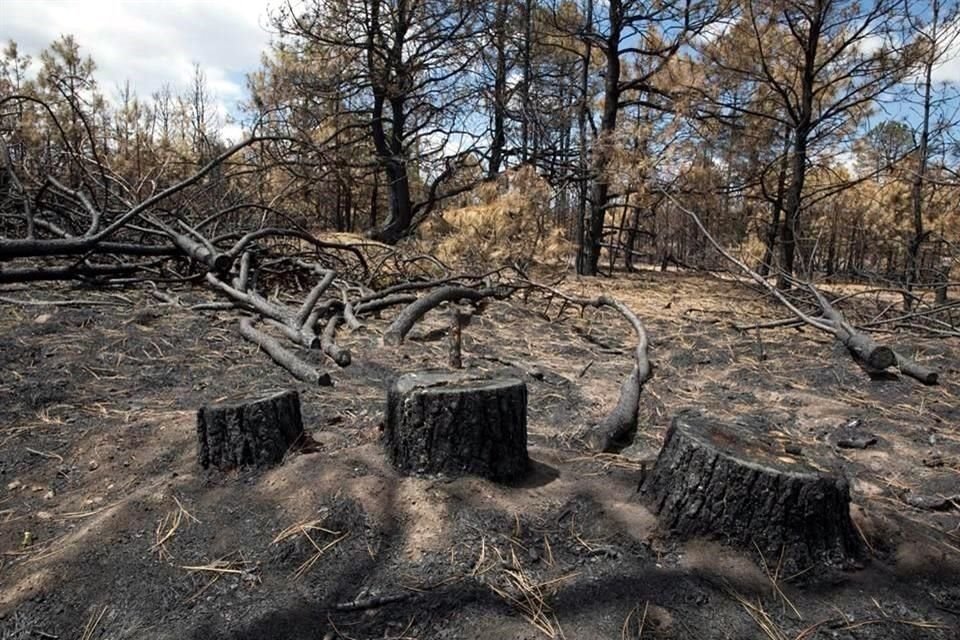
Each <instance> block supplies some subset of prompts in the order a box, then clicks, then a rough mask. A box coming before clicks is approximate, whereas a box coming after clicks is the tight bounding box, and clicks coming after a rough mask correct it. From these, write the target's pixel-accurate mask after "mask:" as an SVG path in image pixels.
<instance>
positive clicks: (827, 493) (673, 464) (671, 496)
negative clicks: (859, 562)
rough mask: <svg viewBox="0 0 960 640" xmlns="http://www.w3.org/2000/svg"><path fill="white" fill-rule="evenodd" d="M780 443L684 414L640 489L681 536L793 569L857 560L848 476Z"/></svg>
mask: <svg viewBox="0 0 960 640" xmlns="http://www.w3.org/2000/svg"><path fill="white" fill-rule="evenodd" d="M783 451H784V448H783V443H782V442H779V441H777V440H775V439H774V438H773V436H772V435H771V434H769V433H767V432H765V430H764V429H763V428H750V427H748V426H745V425H744V424H721V423H720V422H718V421H716V420H712V419H709V418H706V417H704V416H702V415H700V414H698V413H685V414H681V415H679V416H677V417H676V418H674V420H673V424H672V425H671V426H670V429H669V430H668V431H667V435H666V439H665V441H664V444H663V448H662V449H661V451H660V455H659V456H658V457H657V461H656V463H655V465H654V467H653V469H652V471H650V473H649V474H648V475H647V476H646V477H645V478H644V481H643V483H642V485H641V488H640V491H641V493H642V494H643V497H644V499H645V500H646V501H647V502H648V504H649V505H650V506H651V507H652V508H653V510H654V511H655V512H656V513H657V514H658V518H659V521H660V525H661V527H663V528H664V529H667V530H669V531H671V532H672V533H675V534H677V535H678V536H680V537H681V538H690V537H698V536H703V537H712V538H718V539H720V540H722V541H724V542H727V543H730V544H733V545H735V546H740V547H742V548H745V549H747V550H750V551H759V552H760V553H761V554H762V555H763V557H764V560H765V562H766V563H767V564H768V566H781V567H782V569H783V570H785V571H791V572H792V571H800V570H804V569H806V568H808V567H810V566H812V565H815V564H831V565H848V564H850V563H851V562H852V561H855V560H856V558H857V557H858V556H859V552H860V544H859V538H858V537H857V535H856V531H855V529H854V526H853V523H852V521H851V520H850V512H849V505H850V490H849V486H848V484H847V482H846V480H845V479H843V478H842V477H837V476H833V475H830V474H826V473H823V472H821V471H818V470H816V469H814V468H813V467H811V466H809V465H807V464H806V463H804V462H803V461H802V460H800V459H798V458H796V457H794V456H788V455H786V454H784V453H783ZM781 563H782V564H781Z"/></svg>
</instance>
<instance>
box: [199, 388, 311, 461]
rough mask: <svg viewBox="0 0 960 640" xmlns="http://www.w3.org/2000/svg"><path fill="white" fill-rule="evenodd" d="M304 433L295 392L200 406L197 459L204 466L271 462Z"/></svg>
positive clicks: (298, 398) (280, 458) (279, 456)
mask: <svg viewBox="0 0 960 640" xmlns="http://www.w3.org/2000/svg"><path fill="white" fill-rule="evenodd" d="M303 435H304V434H303V420H302V418H301V415H300V396H299V394H297V392H296V391H292V390H291V391H284V392H282V393H278V394H276V395H274V396H270V397H269V398H264V399H262V400H258V401H255V402H249V403H243V404H237V405H212V406H207V407H202V408H201V409H200V410H199V411H198V412H197V439H198V442H197V445H198V446H197V460H198V461H199V463H200V466H202V467H203V468H205V469H206V468H208V467H210V466H211V465H212V466H215V467H218V468H219V469H221V470H227V469H232V468H235V467H241V466H247V465H252V466H257V467H261V466H269V465H274V464H278V463H280V462H282V461H283V456H284V455H285V454H286V452H287V451H288V450H289V449H290V447H292V446H293V445H295V444H296V443H297V442H298V441H300V440H301V439H302V438H303Z"/></svg>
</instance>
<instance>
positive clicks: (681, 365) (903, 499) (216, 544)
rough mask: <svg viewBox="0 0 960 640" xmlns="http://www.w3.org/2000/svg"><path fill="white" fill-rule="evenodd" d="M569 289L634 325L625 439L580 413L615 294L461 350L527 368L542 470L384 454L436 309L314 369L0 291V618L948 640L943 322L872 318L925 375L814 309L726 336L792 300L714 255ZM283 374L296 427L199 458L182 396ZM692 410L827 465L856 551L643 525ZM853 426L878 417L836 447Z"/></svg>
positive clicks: (535, 316)
mask: <svg viewBox="0 0 960 640" xmlns="http://www.w3.org/2000/svg"><path fill="white" fill-rule="evenodd" d="M569 286H570V288H571V289H572V290H576V291H580V292H583V293H590V294H595V293H598V292H600V291H601V290H605V291H607V292H610V293H613V294H614V295H618V296H620V297H622V298H623V299H624V300H626V301H627V302H628V303H629V304H630V305H631V306H632V307H633V308H634V309H635V310H636V311H637V313H638V314H639V315H640V316H641V318H643V319H644V321H645V322H646V323H647V325H648V327H649V330H650V334H651V337H652V345H651V356H652V360H653V363H654V377H653V379H652V380H651V381H650V383H649V384H648V385H647V387H646V389H645V390H644V393H643V410H642V416H641V417H642V421H641V423H642V424H641V428H640V431H639V434H638V437H637V441H636V443H635V444H634V445H633V446H631V447H630V448H629V449H627V450H626V451H625V452H624V453H623V454H622V455H590V454H588V453H585V452H584V450H583V449H582V448H581V447H579V446H578V444H577V442H576V440H575V439H574V438H573V435H574V434H575V433H576V432H577V431H578V429H580V427H581V426H582V425H584V424H587V423H589V422H591V421H596V420H597V419H599V417H601V416H602V415H603V413H604V412H605V411H606V410H608V409H609V408H610V407H611V406H612V405H613V403H614V401H615V399H616V394H617V391H618V389H619V384H620V381H621V380H622V378H623V376H624V375H626V374H627V373H628V371H629V369H630V366H631V361H630V357H631V356H630V351H631V349H632V346H633V345H632V340H633V338H632V336H631V334H630V332H629V328H628V327H627V326H626V325H625V324H624V323H623V321H622V320H621V319H620V318H619V316H617V315H616V314H615V313H614V312H612V311H600V312H596V311H592V310H590V311H587V312H586V313H585V314H584V315H583V316H582V317H579V316H577V315H576V314H573V313H570V312H568V313H566V314H565V315H564V316H563V318H562V319H559V320H558V319H556V312H557V311H558V307H557V305H556V304H554V305H553V306H552V307H551V308H549V309H545V308H544V307H543V305H542V304H541V305H539V306H526V305H524V304H522V303H521V302H520V301H519V300H516V301H507V302H500V303H494V304H491V306H490V307H489V308H488V309H487V311H486V313H485V314H484V315H483V316H480V317H478V318H476V319H475V320H474V321H473V323H472V324H471V325H470V326H469V328H467V329H466V330H465V334H466V336H467V337H466V338H465V340H466V356H465V360H466V365H467V366H468V367H471V368H477V369H484V370H488V371H502V372H508V373H510V374H512V375H518V376H522V377H523V379H524V380H525V381H526V382H527V384H528V387H529V402H530V413H529V432H530V453H531V456H532V458H533V459H534V460H535V469H534V472H533V473H532V474H531V476H530V477H529V478H528V479H526V480H525V481H524V482H523V483H521V484H519V485H517V486H497V485H494V484H492V483H489V482H486V481H482V480H479V479H471V478H468V479H460V480H456V481H452V482H451V481H440V480H430V479H413V478H403V477H400V476H398V475H397V474H396V473H394V472H393V471H392V470H391V469H390V467H389V466H388V465H387V464H386V462H385V457H384V454H383V451H382V449H381V446H380V443H379V434H380V428H381V420H382V415H383V405H384V398H385V389H386V386H387V385H388V384H389V381H390V380H392V379H393V378H394V377H395V376H397V375H399V374H401V373H404V372H407V371H413V370H418V369H426V368H437V367H442V366H443V364H444V360H445V353H446V345H445V343H444V340H443V327H444V324H445V322H444V319H443V317H442V316H441V314H432V315H431V316H428V317H427V318H426V319H425V321H424V322H423V323H421V324H420V325H418V326H417V328H415V330H414V332H413V335H411V336H410V339H409V340H408V341H407V342H406V343H405V344H404V345H403V346H401V347H398V348H384V347H382V346H380V345H379V341H378V338H379V332H380V331H382V330H383V328H384V327H385V326H386V321H387V320H388V319H389V318H388V317H385V318H384V322H383V324H382V325H375V326H370V327H368V328H367V329H366V330H365V331H361V332H357V333H355V334H352V335H350V334H346V333H344V334H342V337H341V340H342V342H343V343H344V344H345V345H346V346H348V347H349V348H350V349H351V350H352V351H353V356H354V364H353V365H351V366H350V367H348V368H346V369H343V370H331V374H332V375H333V377H334V379H335V382H336V385H335V386H334V387H332V388H307V387H305V386H303V385H301V384H298V383H297V382H296V381H295V380H293V379H292V378H290V377H289V376H288V375H287V374H286V372H284V371H283V370H281V369H279V368H278V367H276V366H275V365H273V364H272V363H271V362H270V361H269V359H268V358H266V357H265V356H264V355H263V354H259V353H257V352H256V348H255V347H253V346H252V345H250V344H248V343H246V342H244V341H242V339H240V337H239V335H238V333H237V331H236V324H237V316H236V315H233V314H230V313H226V312H216V313H214V312H199V311H189V310H187V309H186V308H183V307H174V306H171V305H164V304H161V303H159V302H158V301H157V300H156V299H154V298H152V297H151V296H150V295H148V293H149V292H148V290H146V289H144V290H129V289H127V290H108V291H96V290H91V289H84V288H78V287H70V286H47V287H42V288H30V289H27V288H25V287H9V288H7V289H5V290H0V296H2V297H3V298H4V299H5V300H7V302H3V303H0V553H2V556H0V638H2V639H3V640H9V639H14V638H15V639H17V640H26V639H28V638H29V639H34V638H48V639H50V638H61V639H64V640H65V639H68V638H69V639H81V640H93V639H97V638H102V639H106V638H110V639H125V638H131V639H133V638H136V639H141V638H143V639H153V638H156V639H170V640H174V639H189V638H197V639H201V640H215V639H227V638H236V639H249V640H256V639H264V640H267V639H274V638H276V639H291V640H293V639H298V640H299V639H314V638H315V639H317V640H320V639H334V638H355V639H358V640H359V639H367V638H369V639H373V638H380V639H382V638H395V639H399V638H421V639H425V640H426V639H433V638H438V639H439V638H450V639H456V638H463V639H468V640H469V639H477V640H479V639H487V638H494V639H497V638H505V639H518V640H519V639H521V638H529V639H531V640H532V639H535V638H545V637H552V638H568V639H579V638H583V639H592V638H598V639H599V638H675V639H679V640H684V639H713V638H716V639H720V638H726V639H738V640H739V639H753V638H773V639H775V640H814V639H822V640H828V639H829V640H852V639H875V640H880V639H883V640H887V639H891V640H894V639H903V640H906V639H920V638H931V639H933V638H937V639H952V638H960V631H958V629H960V580H958V579H957V576H958V575H960V510H958V505H957V502H956V496H957V495H958V494H960V342H958V341H957V340H955V339H953V340H951V339H940V340H934V339H923V340H921V339H910V338H905V337H902V336H882V335H881V336H880V338H881V339H882V340H887V339H897V340H900V341H901V342H902V347H903V348H905V349H906V350H908V351H910V352H911V353H913V354H915V355H917V357H918V358H919V359H921V360H922V361H923V362H924V363H926V364H929V365H931V366H935V367H938V368H940V370H941V372H942V383H941V384H940V385H939V386H935V387H925V386H922V385H920V384H918V383H916V382H915V381H913V380H910V379H904V378H898V377H889V378H886V379H871V378H870V377H869V376H868V375H867V374H866V373H865V372H864V371H863V370H861V369H860V368H858V367H857V365H856V364H855V363H854V362H853V361H852V360H851V359H850V358H849V356H848V355H847V354H846V353H844V352H843V350H842V349H837V348H836V347H835V346H834V345H832V344H831V341H830V340H829V339H828V337H826V336H824V335H821V334H818V333H815V332H813V331H810V330H797V329H778V330H773V331H766V332H763V333H762V334H761V335H759V336H758V335H757V332H748V333H740V332H738V331H736V330H735V329H734V328H733V327H732V324H733V323H735V322H753V321H757V320H762V319H773V318H777V317H782V310H780V309H778V308H776V306H774V305H770V304H768V303H766V302H765V301H764V300H763V298H762V296H761V295H760V294H759V293H756V292H754V291H752V290H750V289H749V288H746V287H744V286H743V285H740V284H737V283H735V282H732V281H729V280H723V279H719V278H715V277H710V276H699V275H679V274H673V273H666V274H653V273H645V274H639V275H633V276H630V277H621V278H618V279H615V280H609V279H608V280H588V281H584V282H579V283H571V284H570V285H569ZM177 293H178V294H179V295H180V296H181V297H182V298H183V299H184V300H185V301H193V302H199V301H202V300H204V299H207V296H208V294H207V293H205V292H204V291H203V290H200V289H194V290H191V289H186V288H185V289H183V290H181V291H179V292H177ZM9 300H19V301H21V302H22V301H28V300H34V301H38V300H39V301H43V302H52V301H74V302H79V303H78V304H70V305H49V304H48V305H26V306H25V305H23V304H12V303H10V302H9ZM385 315H386V314H385ZM310 357H312V358H313V359H314V361H315V362H317V363H318V364H320V365H321V366H322V367H324V368H328V369H330V367H332V366H333V365H332V364H330V363H324V362H323V361H322V358H321V357H320V356H319V354H311V356H310ZM286 388H297V389H299V390H300V392H301V397H302V399H303V410H304V419H305V424H306V428H307V430H308V431H309V433H310V435H311V436H312V438H313V440H314V441H315V442H316V443H317V445H316V447H314V449H315V450H313V451H311V452H309V453H304V452H300V453H294V454H292V455H290V456H289V457H288V459H287V460H285V462H284V463H283V464H282V465H281V466H279V467H276V468H273V469H271V470H267V471H260V472H253V471H244V472H237V473H229V474H220V473H216V472H205V471H203V470H201V469H199V468H198V467H197V465H196V462H195V447H196V444H195V439H196V435H195V419H196V410H197V408H198V407H199V406H201V405H203V404H207V403H212V402H221V401H231V400H239V399H243V398H251V397H257V396H261V395H265V394H269V393H271V392H274V391H277V390H280V389H286ZM686 408H698V409H701V410H703V411H705V412H707V413H710V414H714V415H716V416H718V417H721V418H722V417H725V416H733V415H746V414H750V415H758V416H762V418H763V419H764V420H766V421H768V422H769V423H770V424H771V425H773V427H774V428H776V429H778V430H780V431H782V432H784V433H785V434H786V436H787V437H789V438H790V439H791V440H793V441H795V442H796V443H797V445H798V446H800V447H801V448H802V450H803V451H804V452H808V453H809V455H811V456H812V455H814V454H815V455H816V456H818V457H819V459H829V460H830V461H831V464H834V465H841V466H842V468H843V469H844V471H845V473H846V474H847V476H848V477H849V478H850V480H851V486H852V491H853V501H854V506H853V514H854V518H855V523H856V524H857V526H858V528H859V530H860V532H861V535H862V536H863V538H864V540H865V541H866V544H867V545H868V547H869V550H870V555H871V556H872V557H871V559H870V560H869V561H868V562H866V563H865V565H864V566H863V567H862V568H860V569H856V570H851V571H842V572H841V571H835V572H828V573H819V574H817V575H816V576H814V575H810V574H807V575H802V576H786V575H780V572H778V570H777V559H775V558H766V559H762V560H763V561H765V562H766V566H765V565H764V562H763V561H761V559H760V558H756V557H753V554H751V553H749V550H748V551H747V552H738V551H734V550H731V549H726V548H724V547H721V546H719V545H717V544H716V543H714V542H710V541H694V542H688V543H679V542H677V541H674V540H672V539H670V538H669V537H667V536H663V535H661V534H660V533H658V532H657V530H656V520H655V518H654V517H653V516H652V515H651V514H650V513H649V512H648V511H647V510H646V509H645V508H644V507H643V506H642V505H641V504H640V503H639V501H638V500H637V494H636V489H637V483H638V480H639V478H640V474H641V467H642V465H644V464H649V463H650V461H652V460H653V458H654V457H655V456H656V452H657V449H658V447H659V445H660V442H661V440H662V437H663V433H664V430H665V429H666V428H667V426H668V425H669V423H670V419H671V416H673V415H675V414H676V413H677V412H678V411H680V410H683V409H686ZM858 437H866V438H868V439H869V438H876V442H875V443H874V444H872V445H870V446H868V447H866V448H864V449H856V448H853V449H851V448H841V447H838V446H837V442H838V441H839V440H840V439H844V438H846V439H850V438H853V439H856V438H858ZM945 498H946V500H944V499H945ZM915 505H919V506H915ZM931 506H933V507H935V508H930V507H931Z"/></svg>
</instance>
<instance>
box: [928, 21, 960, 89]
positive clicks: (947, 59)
mask: <svg viewBox="0 0 960 640" xmlns="http://www.w3.org/2000/svg"><path fill="white" fill-rule="evenodd" d="M947 30H948V32H949V31H950V30H953V32H957V31H960V20H958V21H955V22H954V23H953V24H951V25H949V27H948V29H947ZM941 60H942V62H941V63H940V64H939V65H937V66H936V67H934V69H933V74H932V76H931V77H932V78H933V81H934V82H956V83H960V33H956V34H955V35H954V37H953V41H952V42H951V43H950V48H949V49H947V51H946V52H945V53H944V55H943V58H941Z"/></svg>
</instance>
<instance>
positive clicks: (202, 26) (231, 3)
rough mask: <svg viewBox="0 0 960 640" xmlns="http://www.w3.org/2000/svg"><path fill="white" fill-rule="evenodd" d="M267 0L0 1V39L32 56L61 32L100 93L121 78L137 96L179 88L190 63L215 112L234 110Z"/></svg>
mask: <svg viewBox="0 0 960 640" xmlns="http://www.w3.org/2000/svg"><path fill="white" fill-rule="evenodd" d="M269 2H270V0H43V1H38V0H0V14H2V20H0V41H3V42H6V41H7V40H15V41H16V42H17V43H18V45H19V48H20V50H21V52H22V53H24V54H29V55H32V56H36V55H37V54H39V53H40V51H41V50H42V49H44V48H46V47H47V46H48V45H49V44H50V43H51V42H53V41H54V40H56V39H57V38H59V37H60V36H61V35H65V34H71V35H73V36H74V37H75V38H76V40H77V42H78V44H79V45H80V47H81V50H82V52H83V53H84V54H89V55H90V56H91V57H92V58H93V60H94V62H95V63H96V64H97V71H96V77H97V80H98V82H99V83H100V86H101V90H102V91H103V92H104V93H105V94H107V95H108V96H109V95H110V94H113V93H115V92H116V90H117V88H118V87H120V86H122V85H123V84H124V82H125V81H127V80H129V81H130V83H131V86H132V87H133V88H134V89H135V90H136V92H137V94H138V95H139V96H141V97H147V96H149V95H150V94H151V93H153V92H154V91H156V90H158V89H159V88H160V87H162V86H163V85H164V84H169V85H170V86H171V87H173V89H174V90H175V91H181V90H184V89H186V88H187V87H188V86H189V85H190V82H191V79H192V76H193V65H194V63H198V64H199V65H200V66H201V68H202V69H203V71H204V73H205V74H206V76H207V84H208V88H209V89H210V91H211V92H212V93H213V94H214V96H215V98H216V100H217V102H218V105H217V110H218V112H220V113H221V114H227V113H234V112H235V111H236V104H237V102H238V101H239V100H241V99H243V97H244V95H245V92H246V88H245V74H247V73H249V72H250V71H252V70H254V69H255V68H256V67H257V66H258V65H259V63H260V55H261V53H262V52H263V51H264V50H265V49H266V47H267V45H268V42H269V39H270V35H269V33H268V31H267V30H266V29H265V28H264V27H265V25H266V23H267V10H268V3H269ZM274 4H275V2H274ZM231 133H234V134H235V133H236V132H231Z"/></svg>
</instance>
